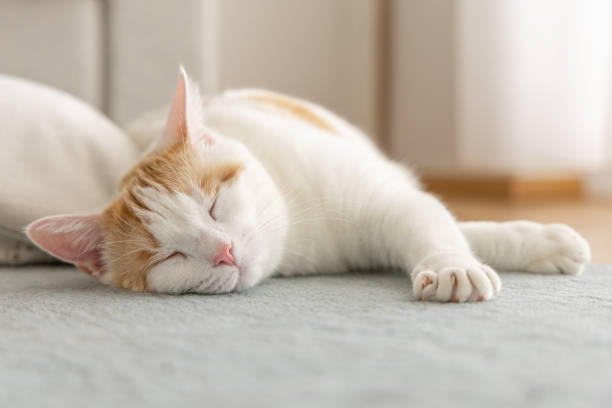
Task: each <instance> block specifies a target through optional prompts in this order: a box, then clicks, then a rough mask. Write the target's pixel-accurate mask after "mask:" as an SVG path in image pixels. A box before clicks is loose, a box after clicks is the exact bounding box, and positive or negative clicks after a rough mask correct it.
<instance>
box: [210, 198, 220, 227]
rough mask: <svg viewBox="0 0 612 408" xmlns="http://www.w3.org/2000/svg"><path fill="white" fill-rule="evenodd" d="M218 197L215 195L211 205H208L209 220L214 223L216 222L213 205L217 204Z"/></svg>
mask: <svg viewBox="0 0 612 408" xmlns="http://www.w3.org/2000/svg"><path fill="white" fill-rule="evenodd" d="M218 196H219V195H218V194H217V195H216V196H215V198H214V199H213V202H212V204H211V205H210V209H209V210H208V214H210V218H212V219H213V220H214V221H217V218H216V217H215V214H214V211H215V204H217V197H218Z"/></svg>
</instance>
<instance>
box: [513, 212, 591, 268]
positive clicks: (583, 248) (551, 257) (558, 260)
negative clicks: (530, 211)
mask: <svg viewBox="0 0 612 408" xmlns="http://www.w3.org/2000/svg"><path fill="white" fill-rule="evenodd" d="M523 245H524V247H523V251H522V253H523V254H524V256H525V258H526V261H527V266H526V270H527V271H528V272H536V273H565V274H569V275H578V274H580V273H581V272H582V271H583V270H584V267H585V265H586V264H587V263H588V262H589V261H590V260H591V249H590V247H589V244H588V242H587V241H586V240H585V239H584V238H582V237H581V236H580V235H579V234H578V233H577V232H576V231H574V230H573V229H572V228H570V227H568V226H567V225H564V224H547V225H543V226H541V228H540V229H539V230H538V231H537V232H534V233H533V234H531V235H530V236H529V237H528V238H527V239H525V242H524V244H523Z"/></svg>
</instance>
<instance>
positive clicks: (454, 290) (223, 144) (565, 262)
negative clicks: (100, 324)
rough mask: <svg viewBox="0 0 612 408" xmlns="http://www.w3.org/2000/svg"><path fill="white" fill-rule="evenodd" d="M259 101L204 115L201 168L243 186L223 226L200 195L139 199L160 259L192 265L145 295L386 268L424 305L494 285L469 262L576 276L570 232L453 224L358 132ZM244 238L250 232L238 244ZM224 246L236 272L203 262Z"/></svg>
mask: <svg viewBox="0 0 612 408" xmlns="http://www.w3.org/2000/svg"><path fill="white" fill-rule="evenodd" d="M260 92H262V91H255V90H242V91H229V92H226V93H224V94H223V95H221V96H219V97H217V98H214V99H212V100H210V101H209V103H208V104H207V106H206V107H204V108H203V110H202V112H203V118H204V121H205V125H206V128H207V129H210V130H212V132H213V133H214V134H215V135H216V136H215V143H214V144H213V146H212V147H209V148H207V149H208V150H206V149H204V150H203V153H202V155H203V156H202V159H203V160H223V159H224V158H225V159H228V160H230V159H231V160H233V159H236V158H239V159H240V160H242V161H244V162H246V163H247V166H246V167H247V168H246V169H245V170H244V171H243V173H241V176H240V183H237V184H236V185H235V186H233V187H230V188H229V189H228V191H226V192H222V193H221V196H220V197H221V198H223V200H224V202H223V204H222V206H223V207H222V208H219V210H220V213H221V214H223V213H224V212H226V213H227V218H226V219H225V220H223V221H218V222H214V221H212V220H210V219H208V218H207V216H206V214H205V213H206V212H207V211H208V210H207V209H208V206H209V204H210V202H209V201H207V200H209V199H208V198H207V197H205V195H197V194H196V195H193V196H191V197H187V196H181V195H169V194H167V193H166V194H164V193H163V192H159V191H153V190H152V191H142V192H141V194H142V196H143V197H145V199H146V200H147V203H148V204H147V205H150V206H151V207H153V208H155V209H156V210H155V211H156V212H157V213H158V215H157V216H155V215H150V216H149V217H148V218H147V216H146V215H143V220H145V222H146V225H147V226H148V228H149V229H150V231H151V232H152V233H153V234H154V235H155V236H156V238H157V239H158V240H159V241H160V242H162V243H163V245H164V246H166V247H167V248H166V250H167V252H168V253H171V252H172V251H173V250H176V249H177V248H181V250H184V251H186V252H189V254H190V256H191V257H190V259H178V258H177V259H175V258H172V259H171V260H170V261H169V262H166V263H162V264H160V266H158V267H157V268H156V269H155V270H154V271H153V272H152V273H151V275H150V277H149V284H150V286H151V288H152V289H153V290H158V291H165V292H182V291H186V290H189V291H198V292H205V293H210V292H223V291H230V290H234V289H244V288H246V287H249V286H252V285H254V284H256V283H257V282H259V281H260V280H261V279H263V278H265V277H266V276H269V275H271V274H280V275H295V274H311V273H335V272H344V271H347V270H349V269H355V268H370V267H378V266H383V267H385V266H391V267H400V268H403V269H405V270H406V271H407V272H408V273H409V274H410V275H411V277H412V279H413V282H414V285H413V286H414V293H415V295H416V296H417V297H418V298H420V299H432V300H439V301H449V300H455V301H470V300H479V299H489V298H491V297H493V296H495V295H496V294H497V293H498V292H499V290H500V288H501V282H500V280H499V277H498V276H497V274H496V273H495V271H494V270H493V269H491V268H490V267H489V266H487V265H485V264H483V263H482V262H481V261H480V260H479V259H478V258H477V257H476V256H479V257H480V259H482V261H484V262H486V263H490V264H491V265H492V266H494V267H499V268H505V269H523V270H526V271H531V272H556V271H559V272H565V273H578V272H579V271H580V270H581V269H582V267H583V265H584V264H585V263H586V262H588V260H589V249H588V244H586V242H585V241H584V240H583V239H582V238H581V237H580V236H579V235H578V234H577V233H576V232H574V231H573V230H571V229H570V228H569V227H566V226H558V225H555V226H542V225H539V224H534V223H515V224H495V223H487V224H461V225H460V224H458V223H456V222H455V220H454V219H453V217H452V216H451V214H450V213H449V212H448V211H447V210H446V209H445V208H444V206H443V205H442V204H441V203H440V202H439V201H438V200H437V199H436V198H434V197H433V196H431V195H429V194H427V193H425V192H423V191H422V190H421V189H420V188H419V185H418V182H417V181H416V179H415V178H414V177H413V175H412V174H411V173H410V172H408V171H407V170H406V169H405V168H403V167H402V166H400V165H398V164H396V163H393V162H392V161H390V160H388V159H387V158H385V157H384V156H383V155H382V154H381V153H380V152H379V151H378V150H377V149H376V148H375V147H374V146H373V144H372V143H371V142H370V141H369V139H368V138H367V137H366V136H365V135H363V134H362V133H361V132H360V131H359V130H357V129H356V128H354V127H352V126H351V125H349V124H348V123H346V122H345V121H343V120H342V119H340V118H339V117H337V116H336V115H334V114H333V113H331V112H329V111H327V110H325V109H323V108H321V107H318V106H315V105H312V104H309V103H306V102H304V103H306V104H307V106H308V107H310V108H311V109H313V110H314V111H315V112H316V113H317V114H319V115H320V116H321V117H323V118H324V119H325V120H326V121H327V122H328V123H329V124H330V125H331V126H332V127H333V128H334V129H335V130H336V133H337V134H332V133H330V132H327V131H324V130H322V129H319V128H317V127H315V126H313V125H312V124H310V123H308V122H306V121H304V120H303V119H300V118H298V117H296V116H294V115H292V114H291V113H289V112H285V111H283V110H282V109H279V108H275V107H274V106H269V105H265V104H262V103H259V102H255V101H252V100H249V99H248V98H246V97H247V96H249V95H252V94H253V93H260ZM232 203H234V204H235V203H241V206H242V207H243V208H242V209H241V210H237V209H233V208H232V207H231V206H232V205H233V204H232ZM243 231H250V233H249V232H247V233H246V234H247V235H249V234H251V235H249V236H248V237H246V238H244V237H241V234H242V232H243ZM229 239H231V240H232V241H233V242H234V244H235V248H236V255H237V258H239V259H238V263H239V264H241V263H244V264H245V267H246V268H247V269H249V272H248V273H246V274H244V275H235V273H236V270H235V268H234V269H232V267H229V266H227V267H226V266H222V267H213V266H212V265H211V264H210V258H211V256H212V253H209V252H207V251H209V249H207V248H210V247H215V245H216V242H218V241H223V240H229ZM255 242H257V244H255ZM197 243H201V245H199V246H198V245H197ZM241 246H243V247H241ZM473 252H474V253H475V254H474V253H473ZM189 265H191V266H189ZM200 281H201V282H202V283H199V282H200ZM222 281H223V282H222ZM177 282H181V283H177ZM209 282H216V283H214V284H213V283H210V284H209Z"/></svg>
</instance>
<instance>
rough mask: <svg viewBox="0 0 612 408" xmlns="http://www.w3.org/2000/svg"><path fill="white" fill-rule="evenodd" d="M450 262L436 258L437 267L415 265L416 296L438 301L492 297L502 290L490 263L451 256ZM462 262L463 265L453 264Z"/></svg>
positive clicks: (464, 300)
mask: <svg viewBox="0 0 612 408" xmlns="http://www.w3.org/2000/svg"><path fill="white" fill-rule="evenodd" d="M448 260H449V264H450V265H451V266H449V265H448V264H445V262H443V261H444V260H443V259H442V260H441V259H437V260H436V261H435V262H433V264H435V265H436V267H433V268H431V267H430V268H422V269H419V268H417V269H416V274H414V275H413V276H414V278H413V291H414V295H415V297H416V298H417V299H420V300H435V301H438V302H458V303H463V302H473V301H481V300H489V299H491V298H493V297H494V296H496V295H497V294H498V293H499V291H500V290H501V280H500V279H499V277H498V276H497V273H495V271H494V270H493V269H491V268H490V267H488V266H486V265H483V264H480V263H478V262H477V261H476V260H473V259H470V260H467V261H465V262H457V261H458V258H457V257H456V256H452V257H449V258H448ZM453 264H455V265H460V266H454V265H453Z"/></svg>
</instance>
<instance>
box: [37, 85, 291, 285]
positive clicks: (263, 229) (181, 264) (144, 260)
mask: <svg viewBox="0 0 612 408" xmlns="http://www.w3.org/2000/svg"><path fill="white" fill-rule="evenodd" d="M201 109H202V107H201V105H200V102H199V97H198V95H197V93H196V90H194V89H193V88H192V85H191V84H190V83H189V81H188V79H187V77H186V76H185V75H184V73H183V76H182V79H181V81H179V86H178V87H177V93H176V95H175V98H174V100H173V104H172V107H171V110H170V115H169V120H168V124H167V125H166V129H165V131H164V133H163V135H162V136H161V137H160V139H159V140H158V141H157V143H156V145H155V147H154V148H153V150H152V151H151V153H149V154H147V155H146V156H145V157H144V158H143V159H142V160H141V161H140V162H139V163H138V164H137V165H136V166H134V168H133V169H132V170H131V171H130V172H128V174H126V175H125V177H124V179H123V181H122V183H121V186H120V192H119V194H118V196H117V198H116V199H115V201H114V202H113V203H112V204H111V205H110V206H109V207H108V208H106V209H105V210H104V211H103V212H102V213H101V214H93V215H87V216H80V215H67V216H54V217H47V218H43V219H41V220H39V221H36V222H35V223H33V224H32V225H31V226H30V227H29V228H28V235H29V236H30V238H31V239H32V240H33V241H34V242H35V243H36V244H38V245H39V246H40V247H41V248H43V249H44V250H46V251H48V252H50V253H52V254H53V255H55V256H57V257H59V258H61V259H64V260H67V261H69V262H72V263H74V264H75V265H77V266H78V267H79V268H80V269H82V270H83V271H85V272H87V273H89V274H91V275H93V276H95V277H97V278H99V279H100V281H102V282H104V283H107V284H110V285H113V286H118V287H122V288H129V289H133V290H138V291H153V292H164V293H185V292H195V293H224V292H230V291H233V290H241V289H244V288H248V287H250V286H253V285H254V284H255V283H257V282H258V281H259V280H261V279H262V278H263V277H265V276H267V275H268V274H269V273H271V272H272V271H273V270H274V268H276V266H277V265H278V264H279V262H280V261H281V256H282V252H283V243H284V240H285V235H286V230H287V215H286V209H285V206H284V202H283V200H282V198H281V196H280V193H279V192H278V190H277V189H276V187H275V185H274V183H273V182H272V180H271V179H270V178H269V176H268V174H267V173H266V171H265V170H264V169H263V167H262V166H261V165H260V164H259V162H257V160H255V159H254V158H253V156H252V155H251V154H250V153H249V152H248V151H247V150H246V148H244V146H243V145H241V144H239V143H238V142H235V141H232V140H228V139H224V138H222V137H220V136H219V135H216V134H214V133H213V132H211V131H210V130H208V129H206V128H205V127H204V126H203V124H202V122H201V116H200V112H201Z"/></svg>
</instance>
